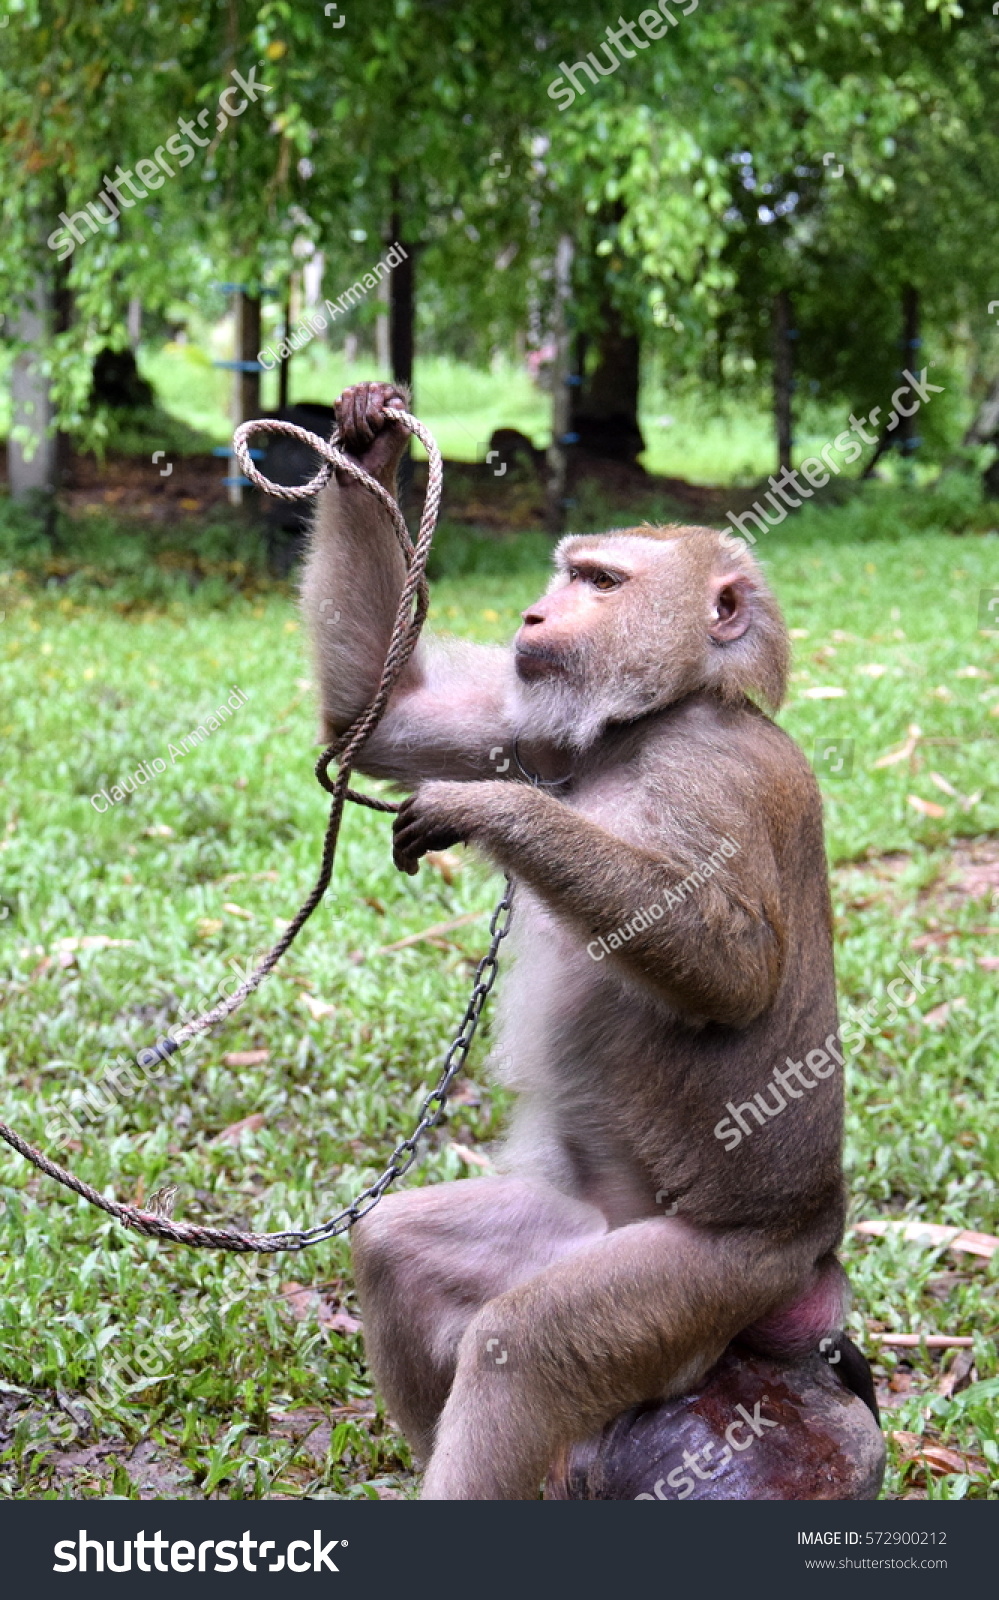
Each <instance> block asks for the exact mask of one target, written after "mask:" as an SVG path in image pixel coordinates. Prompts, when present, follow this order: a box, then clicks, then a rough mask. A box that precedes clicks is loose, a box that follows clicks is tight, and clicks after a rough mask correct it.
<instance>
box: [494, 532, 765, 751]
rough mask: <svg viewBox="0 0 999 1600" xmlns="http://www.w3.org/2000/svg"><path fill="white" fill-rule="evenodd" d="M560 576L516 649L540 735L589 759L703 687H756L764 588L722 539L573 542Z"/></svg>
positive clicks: (663, 536)
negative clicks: (599, 742) (616, 726)
mask: <svg viewBox="0 0 999 1600" xmlns="http://www.w3.org/2000/svg"><path fill="white" fill-rule="evenodd" d="M556 565H557V571H556V574H555V577H554V578H553V580H552V582H551V584H550V586H549V588H548V591H547V593H546V594H544V595H543V596H542V597H541V599H540V600H538V601H537V602H536V603H535V604H534V605H532V606H530V607H529V608H528V609H527V610H526V611H525V612H524V613H523V617H524V621H523V626H522V627H521V628H520V630H519V632H518V633H517V636H516V638H515V640H514V660H515V665H516V672H517V677H518V679H519V681H520V685H521V695H522V701H523V705H524V708H525V710H526V711H527V712H528V714H529V720H530V721H531V722H532V724H533V725H534V726H535V727H536V728H537V730H538V732H539V733H541V732H543V731H546V732H548V733H549V734H550V736H552V737H555V738H557V740H558V742H559V743H563V744H565V743H568V744H571V745H574V746H576V747H577V748H580V747H582V746H583V745H586V744H588V743H590V742H591V741H592V739H593V738H594V737H596V736H598V735H599V733H600V731H601V730H602V729H603V728H604V727H606V726H607V725H608V724H610V723H619V722H628V721H633V720H635V719H636V718H638V717H641V716H645V715H647V714H648V713H649V712H650V711H655V710H659V709H662V708H665V707H666V706H669V705H672V704H674V703H675V702H676V701H678V700H680V699H682V698H683V697H684V696H685V695H688V694H690V693H692V692H694V691H695V690H698V689H702V688H707V687H710V688H712V689H714V690H716V691H717V692H719V693H721V694H723V695H725V694H728V693H730V692H732V693H734V692H737V691H738V692H741V691H742V689H743V688H744V686H745V682H746V681H747V680H751V679H752V678H753V677H755V676H756V674H755V673H754V672H753V671H752V667H753V658H754V657H755V654H756V640H755V638H754V634H755V633H756V632H758V631H759V628H758V625H759V623H760V622H761V621H762V620H763V619H762V615H761V604H762V603H763V601H764V594H765V586H764V585H763V583H762V578H761V577H760V575H759V573H758V571H757V570H756V568H755V564H752V563H751V558H747V557H746V555H745V554H744V553H743V552H742V550H741V549H740V548H737V547H735V546H734V545H731V546H730V542H729V541H727V540H725V538H724V536H723V535H720V534H718V533H716V532H714V531H713V530H709V529H687V528H678V529H675V530H674V529H662V530H658V529H651V528H650V529H648V530H646V529H636V530H635V531H634V532H631V531H630V530H629V531H628V532H626V533H620V534H609V535H602V536H599V537H597V536H588V537H581V538H570V539H567V540H564V541H563V543H562V544H561V545H560V546H559V548H558V551H557V553H556ZM777 616H778V622H779V613H778V614H777ZM779 628H780V632H781V634H782V633H783V627H782V624H779ZM777 698H778V699H779V695H778V696H777Z"/></svg>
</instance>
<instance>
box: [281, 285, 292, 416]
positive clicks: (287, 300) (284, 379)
mask: <svg viewBox="0 0 999 1600" xmlns="http://www.w3.org/2000/svg"><path fill="white" fill-rule="evenodd" d="M282 316H283V317H284V345H285V348H286V349H287V351H288V354H287V355H286V356H282V357H281V359H280V360H279V362H278V410H279V411H287V409H288V369H289V367H290V366H291V347H290V345H289V344H288V335H289V334H290V332H291V284H290V283H289V285H288V287H287V289H286V291H285V297H284V308H283V310H282Z"/></svg>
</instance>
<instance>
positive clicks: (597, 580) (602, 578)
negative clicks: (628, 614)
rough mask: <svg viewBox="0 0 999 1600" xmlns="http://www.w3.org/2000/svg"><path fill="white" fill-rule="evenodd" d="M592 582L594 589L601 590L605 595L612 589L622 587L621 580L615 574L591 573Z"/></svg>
mask: <svg viewBox="0 0 999 1600" xmlns="http://www.w3.org/2000/svg"><path fill="white" fill-rule="evenodd" d="M590 582H591V583H592V585H593V587H594V589H600V590H602V591H603V592H604V593H605V594H606V593H607V592H608V591H609V590H611V589H620V587H621V579H620V578H619V577H618V576H617V575H616V573H613V572H591V573H590Z"/></svg>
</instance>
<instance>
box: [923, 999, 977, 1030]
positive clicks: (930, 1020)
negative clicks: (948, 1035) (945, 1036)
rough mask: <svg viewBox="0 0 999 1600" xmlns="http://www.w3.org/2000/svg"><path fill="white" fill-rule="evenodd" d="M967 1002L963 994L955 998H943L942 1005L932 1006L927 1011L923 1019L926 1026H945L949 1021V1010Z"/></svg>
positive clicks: (954, 1009) (956, 1008)
mask: <svg viewBox="0 0 999 1600" xmlns="http://www.w3.org/2000/svg"><path fill="white" fill-rule="evenodd" d="M967 1004H968V1002H967V1000H966V999H965V998H964V996H963V995H958V997H957V999H956V1000H945V1001H944V1002H943V1005H939V1006H934V1007H933V1010H932V1011H927V1013H926V1015H925V1017H924V1018H923V1021H924V1022H925V1024H926V1026H927V1027H928V1028H945V1027H946V1026H947V1024H948V1022H949V1021H950V1014H951V1012H952V1011H956V1010H959V1009H960V1008H961V1007H962V1006H966V1005H967Z"/></svg>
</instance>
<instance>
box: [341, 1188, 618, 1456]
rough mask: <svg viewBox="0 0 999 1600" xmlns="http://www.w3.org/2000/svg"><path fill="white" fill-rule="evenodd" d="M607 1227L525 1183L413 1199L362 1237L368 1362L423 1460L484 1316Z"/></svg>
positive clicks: (399, 1198) (356, 1237)
mask: <svg viewBox="0 0 999 1600" xmlns="http://www.w3.org/2000/svg"><path fill="white" fill-rule="evenodd" d="M606 1226H607V1225H606V1222H605V1221H604V1218H603V1216H602V1215H601V1214H600V1212H598V1211H597V1210H596V1209H595V1208H594V1207H593V1206H589V1205H586V1204H585V1203H584V1202H582V1201H579V1200H572V1199H569V1198H568V1197H566V1196H565V1195H563V1194H560V1193H559V1192H558V1191H557V1190H555V1189H550V1188H548V1187H547V1186H546V1185H543V1184H540V1183H538V1184H536V1183H529V1182H526V1181H522V1180H520V1179H517V1178H473V1179H468V1180H465V1181H462V1182H459V1183H444V1184H437V1185H434V1186H433V1187H431V1188H426V1189H408V1190H405V1191H404V1192H402V1193H401V1194H395V1195H391V1196H389V1197H388V1198H386V1199H385V1200H383V1201H382V1202H381V1203H380V1205H378V1206H377V1207H376V1208H375V1210H374V1211H372V1212H371V1214H370V1216H368V1217H366V1218H365V1219H364V1221H363V1222H361V1223H359V1224H358V1225H357V1227H356V1228H355V1229H354V1232H353V1235H352V1238H353V1247H354V1273H355V1279H356V1283H357V1292H358V1298H359V1300H360V1303H361V1311H362V1314H363V1317H364V1342H365V1349H366V1352H367V1358H368V1362H369V1365H370V1366H371V1369H372V1371H373V1372H374V1375H375V1378H376V1381H377V1383H378V1387H379V1389H380V1390H381V1392H382V1394H383V1395H384V1396H385V1399H386V1401H387V1403H388V1406H389V1410H390V1411H391V1413H392V1415H393V1417H395V1419H396V1420H397V1422H398V1423H399V1425H400V1427H401V1428H402V1431H403V1432H404V1433H405V1435H406V1437H407V1439H408V1440H409V1441H410V1444H411V1446H412V1448H413V1451H414V1453H415V1454H416V1455H417V1457H419V1458H420V1459H423V1460H425V1459H426V1458H427V1457H428V1456H429V1454H430V1451H431V1448H432V1445H433V1435H434V1429H435V1427H436V1425H437V1419H438V1417H439V1415H440V1412H441V1409H442V1407H443V1405H444V1402H445V1401H446V1399H447V1396H448V1392H449V1390H450V1388H451V1382H452V1379H453V1377H454V1370H455V1364H456V1362H457V1359H458V1346H459V1344H460V1343H461V1338H462V1335H463V1334H464V1332H465V1329H466V1328H467V1326H468V1324H469V1322H470V1321H471V1319H472V1317H473V1316H474V1315H475V1313H476V1312H477V1311H478V1310H479V1308H480V1307H481V1306H483V1305H485V1304H486V1302H487V1301H490V1300H493V1299H494V1298H495V1297H496V1296H497V1295H500V1294H503V1293H504V1292H505V1291H506V1290H508V1289H510V1288H512V1287H513V1286H514V1285H515V1284H518V1283H522V1282H523V1281H524V1280H525V1279H526V1278H531V1277H533V1276H534V1275H535V1274H537V1273H539V1272H542V1271H544V1269H545V1268H547V1267H550V1266H551V1265H552V1263H553V1262H556V1261H558V1260H560V1259H561V1258H562V1257H564V1256H565V1255H566V1254H568V1253H569V1252H571V1251H573V1250H578V1249H580V1248H582V1247H583V1246H584V1245H587V1244H590V1243H592V1242H593V1241H594V1240H595V1239H596V1238H598V1237H599V1236H600V1235H601V1234H602V1233H603V1232H605V1231H606ZM497 1353H498V1350H497Z"/></svg>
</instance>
